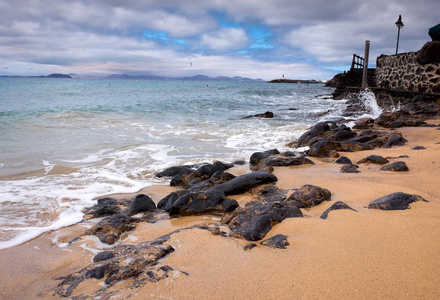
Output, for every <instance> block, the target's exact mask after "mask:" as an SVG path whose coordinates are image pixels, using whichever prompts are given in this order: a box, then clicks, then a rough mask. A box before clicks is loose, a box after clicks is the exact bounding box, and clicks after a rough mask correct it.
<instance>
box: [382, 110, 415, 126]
mask: <svg viewBox="0 0 440 300" xmlns="http://www.w3.org/2000/svg"><path fill="white" fill-rule="evenodd" d="M408 115H409V113H408V112H406V111H403V110H399V111H394V112H384V113H382V114H381V115H380V116H379V117H378V118H377V119H376V120H375V121H374V122H375V123H376V124H377V125H380V126H382V127H385V128H390V127H391V123H393V122H394V121H396V120H397V119H399V118H401V117H404V116H408Z"/></svg>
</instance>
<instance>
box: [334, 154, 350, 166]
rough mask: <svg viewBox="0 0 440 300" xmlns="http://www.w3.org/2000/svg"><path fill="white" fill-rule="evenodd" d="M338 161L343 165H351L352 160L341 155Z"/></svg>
mask: <svg viewBox="0 0 440 300" xmlns="http://www.w3.org/2000/svg"><path fill="white" fill-rule="evenodd" d="M336 163H337V164H343V165H351V160H350V159H349V158H348V157H345V156H341V157H339V158H338V159H337V160H336Z"/></svg>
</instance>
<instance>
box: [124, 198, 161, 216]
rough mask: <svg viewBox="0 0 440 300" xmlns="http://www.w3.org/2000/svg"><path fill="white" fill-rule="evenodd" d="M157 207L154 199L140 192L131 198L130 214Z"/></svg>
mask: <svg viewBox="0 0 440 300" xmlns="http://www.w3.org/2000/svg"><path fill="white" fill-rule="evenodd" d="M153 209H156V203H154V201H153V199H151V198H150V197H149V196H147V195H144V194H139V195H137V196H136V197H134V198H133V199H131V200H130V204H129V205H128V215H129V216H131V215H135V214H137V213H140V212H144V211H149V210H153Z"/></svg>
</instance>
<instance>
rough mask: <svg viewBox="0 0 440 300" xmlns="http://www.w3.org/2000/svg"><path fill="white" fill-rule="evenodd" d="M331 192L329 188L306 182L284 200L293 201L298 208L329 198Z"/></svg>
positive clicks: (310, 205)
mask: <svg viewBox="0 0 440 300" xmlns="http://www.w3.org/2000/svg"><path fill="white" fill-rule="evenodd" d="M331 196H332V194H331V193H330V191H329V190H327V189H324V188H321V187H318V186H315V185H310V184H306V185H303V186H302V187H301V188H300V189H298V190H296V191H295V192H293V193H292V194H291V195H290V197H289V198H287V200H286V201H288V202H292V203H294V205H296V206H298V207H299V208H309V207H312V206H316V205H318V204H320V203H321V202H323V201H325V200H328V199H330V197H331Z"/></svg>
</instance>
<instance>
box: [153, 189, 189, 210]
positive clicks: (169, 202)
mask: <svg viewBox="0 0 440 300" xmlns="http://www.w3.org/2000/svg"><path fill="white" fill-rule="evenodd" d="M187 193H189V191H188V190H178V191H175V192H172V193H170V194H169V195H168V196H166V197H164V198H163V199H162V200H160V201H159V203H157V208H159V209H162V210H164V211H167V212H169V211H170V210H171V207H172V206H173V204H174V202H176V200H177V199H179V198H180V197H181V196H183V195H184V194H187Z"/></svg>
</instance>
